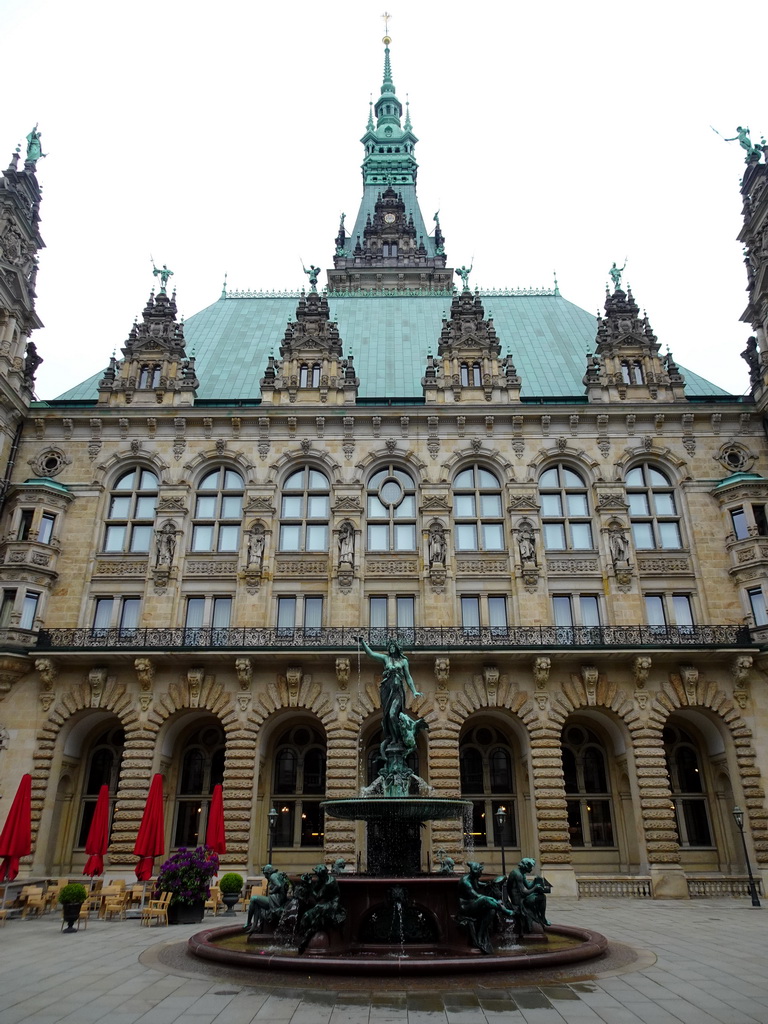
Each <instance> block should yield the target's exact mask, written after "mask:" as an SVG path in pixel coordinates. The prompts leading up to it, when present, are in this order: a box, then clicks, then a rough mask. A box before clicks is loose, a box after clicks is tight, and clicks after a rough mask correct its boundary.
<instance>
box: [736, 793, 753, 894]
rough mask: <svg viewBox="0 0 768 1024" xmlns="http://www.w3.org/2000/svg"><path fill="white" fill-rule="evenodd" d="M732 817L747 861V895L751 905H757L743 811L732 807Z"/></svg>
mask: <svg viewBox="0 0 768 1024" xmlns="http://www.w3.org/2000/svg"><path fill="white" fill-rule="evenodd" d="M733 819H734V821H735V822H736V827H737V828H738V830H739V832H740V833H741V844H742V846H743V847H744V860H745V861H746V862H747V874H748V875H749V895H750V896H751V897H752V906H753V907H759V906H760V900H759V899H758V897H757V886H756V885H755V880H754V878H753V877H752V865H751V864H750V863H749V854H748V853H747V840H746V839H745V837H744V811H742V809H741V808H740V807H734V808H733Z"/></svg>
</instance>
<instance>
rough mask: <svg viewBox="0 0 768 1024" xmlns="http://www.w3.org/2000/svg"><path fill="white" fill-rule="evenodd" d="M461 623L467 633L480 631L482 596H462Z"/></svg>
mask: <svg viewBox="0 0 768 1024" xmlns="http://www.w3.org/2000/svg"><path fill="white" fill-rule="evenodd" d="M461 625H462V628H463V630H464V632H465V633H472V634H477V633H479V632H480V598H479V597H462V599H461Z"/></svg>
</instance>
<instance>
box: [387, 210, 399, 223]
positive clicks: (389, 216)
mask: <svg viewBox="0 0 768 1024" xmlns="http://www.w3.org/2000/svg"><path fill="white" fill-rule="evenodd" d="M396 219H397V218H396V217H395V215H394V213H385V214H384V223H385V224H394V223H395V220H396Z"/></svg>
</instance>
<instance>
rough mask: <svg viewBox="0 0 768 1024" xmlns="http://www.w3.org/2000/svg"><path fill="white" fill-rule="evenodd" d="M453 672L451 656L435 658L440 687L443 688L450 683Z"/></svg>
mask: <svg viewBox="0 0 768 1024" xmlns="http://www.w3.org/2000/svg"><path fill="white" fill-rule="evenodd" d="M450 674H451V659H450V658H435V679H436V680H437V685H438V687H439V688H440V689H441V690H443V689H445V687H446V686H447V684H448V677H449V676H450Z"/></svg>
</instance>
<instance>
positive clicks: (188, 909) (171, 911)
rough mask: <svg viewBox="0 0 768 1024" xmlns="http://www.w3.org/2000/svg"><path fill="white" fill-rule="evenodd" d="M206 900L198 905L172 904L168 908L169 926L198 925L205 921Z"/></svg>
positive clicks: (197, 903) (198, 902) (199, 901)
mask: <svg viewBox="0 0 768 1024" xmlns="http://www.w3.org/2000/svg"><path fill="white" fill-rule="evenodd" d="M204 913H205V900H198V901H197V902H196V903H172V904H171V905H170V907H168V924H197V923H198V922H200V921H202V920H203V914H204Z"/></svg>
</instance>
